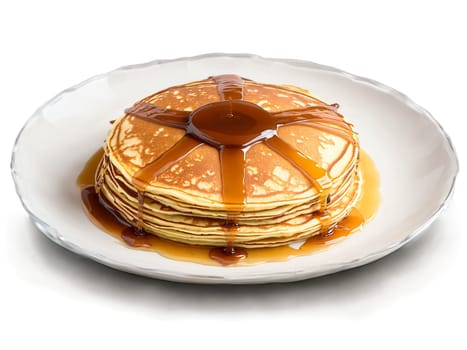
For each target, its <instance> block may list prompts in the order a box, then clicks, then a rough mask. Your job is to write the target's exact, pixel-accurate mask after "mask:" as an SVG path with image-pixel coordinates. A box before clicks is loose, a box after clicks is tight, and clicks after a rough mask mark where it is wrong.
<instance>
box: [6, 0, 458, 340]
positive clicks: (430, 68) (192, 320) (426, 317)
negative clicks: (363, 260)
mask: <svg viewBox="0 0 467 350" xmlns="http://www.w3.org/2000/svg"><path fill="white" fill-rule="evenodd" d="M8 3H9V4H8ZM101 3H104V2H98V1H97V0H94V1H79V2H68V3H67V2H65V1H57V2H53V1H45V0H43V1H35V2H33V1H29V2H26V1H15V2H2V3H1V5H0V39H1V40H0V52H1V55H0V101H1V102H0V103H1V114H2V117H1V118H2V119H1V120H2V127H1V131H2V132H1V138H0V142H1V147H0V155H1V162H0V164H1V172H0V176H1V178H0V181H1V186H2V190H1V197H0V200H1V202H0V203H1V204H2V209H1V225H2V230H1V235H0V242H1V244H0V278H1V281H2V283H1V287H0V348H1V349H20V348H24V349H32V348H39V349H40V348H46V347H47V348H49V349H59V348H64V349H75V348H76V349H84V348H90V349H94V348H99V347H102V348H109V349H120V348H122V349H123V348H125V349H130V348H131V349H143V348H144V349H146V348H156V347H157V348H162V347H163V346H167V347H168V346H170V347H172V348H173V347H177V348H178V347H181V346H184V347H189V348H190V349H191V348H207V347H217V348H219V349H230V348H236V349H239V348H247V349H249V348H252V347H253V346H255V347H257V348H259V347H261V348H276V347H277V348H286V349H287V348H297V349H298V348H316V347H320V348H321V347H325V348H336V349H342V348H344V349H346V348H359V349H386V348H388V349H389V348H391V349H393V348H408V345H410V346H412V347H417V348H426V347H428V346H436V347H437V348H439V347H442V348H446V349H461V348H462V349H465V348H466V345H467V339H466V336H467V335H466V331H465V327H466V324H467V321H466V314H467V302H466V300H467V299H466V298H467V288H466V286H467V283H466V279H467V271H466V270H467V269H466V267H467V247H466V238H465V236H464V235H465V227H462V226H461V223H462V222H461V218H462V217H465V215H466V214H465V213H464V211H463V207H464V206H463V204H462V197H463V196H464V195H466V194H467V193H466V184H465V180H466V178H465V176H464V174H463V172H462V168H463V164H465V161H467V159H466V157H467V147H466V146H467V141H466V135H465V130H466V129H465V120H466V119H467V112H466V111H467V108H466V103H467V102H466V100H467V97H466V96H467V84H466V82H467V70H466V65H467V54H466V46H467V45H466V42H467V39H466V37H467V35H466V33H467V24H466V23H467V18H466V17H467V12H466V11H465V10H464V9H463V8H462V6H461V3H462V1H458V2H455V1H439V2H436V3H434V2H429V1H413V2H409V1H406V2H397V1H390V2H386V3H383V2H377V1H367V2H363V1H342V2H340V3H338V2H334V1H325V0H322V1H319V2H311V1H303V2H299V1H292V0H284V1H280V2H279V1H269V2H266V1H264V2H260V1H257V2H255V1H253V0H250V1H241V0H237V1H230V2H226V3H222V2H221V1H212V2H208V1H201V0H198V1H176V0H173V1H168V0H167V1H161V2H157V1H155V0H153V1H147V2H143V1H136V0H133V1H127V2H125V3H123V2H120V1H112V2H111V1H108V2H105V4H101ZM305 4H307V5H305ZM208 52H229V53H235V52H246V53H255V54H259V55H262V56H266V57H280V58H296V59H303V60H311V61H314V62H317V63H321V64H326V65H331V66H335V67H338V68H341V69H343V70H346V71H349V72H351V73H354V74H357V75H361V76H365V77H370V78H372V79H375V80H378V81H381V82H383V83H385V84H387V85H389V86H392V87H394V88H396V89H398V90H400V91H402V92H404V93H405V94H407V95H409V96H410V97H411V98H412V99H413V100H414V101H415V102H417V103H418V104H420V105H422V106H423V107H425V108H426V109H428V110H429V111H430V112H431V113H432V114H433V115H434V116H435V118H436V119H437V120H438V121H439V122H440V123H441V124H442V125H443V127H444V128H445V130H446V131H447V133H448V134H449V135H450V136H451V137H452V140H453V142H454V145H455V146H456V149H457V152H458V155H459V160H460V163H461V173H460V176H459V178H458V182H457V187H456V191H455V195H454V198H453V200H452V201H451V203H450V205H449V207H448V210H447V211H445V212H444V213H443V215H442V216H441V217H440V218H439V220H437V221H436V222H435V223H434V224H433V226H432V227H431V228H430V229H428V230H427V232H426V233H425V234H424V235H423V236H422V237H420V238H419V239H417V240H416V241H414V242H412V243H410V244H409V245H408V246H406V247H404V248H402V249H400V250H399V251H397V252H395V253H393V254H392V255H390V256H388V257H386V258H384V259H382V260H380V261H377V262H375V263H372V264H370V265H367V266H364V267H361V268H358V269H354V270H351V271H347V272H343V273H338V274H335V275H331V276H327V277H322V278H318V279H315V280H309V281H304V282H300V283H293V284H283V285H280V284H279V285H263V286H196V285H183V284H176V283H170V282H164V281H157V280H149V279H145V278H142V277H138V276H132V275H128V274H125V273H122V272H119V271H114V270H111V269H109V268H106V267H104V266H100V265H98V264H97V263H94V262H91V261H88V260H86V259H84V258H81V257H79V256H76V255H74V254H72V253H70V252H68V251H65V250H64V249H62V248H60V247H58V246H56V245H55V244H53V243H51V242H50V241H49V240H48V239H47V238H45V237H44V236H43V235H41V234H40V233H39V231H38V230H37V229H35V228H34V227H33V226H32V224H31V223H30V221H29V220H28V218H27V215H26V213H25V211H24V210H23V208H22V207H21V205H20V202H19V200H18V199H17V197H16V194H15V192H14V186H13V181H12V179H11V176H10V172H9V161H10V153H11V149H12V146H13V142H14V139H15V137H16V134H17V133H18V132H19V130H20V128H21V126H22V125H23V124H24V122H25V121H26V120H27V118H28V117H29V116H30V115H31V114H32V113H33V112H34V110H35V109H36V108H37V107H38V106H39V105H40V104H42V103H43V102H44V101H46V100H48V99H49V98H51V97H52V96H54V95H55V94H56V93H58V92H59V91H61V90H63V89H65V88H66V87H68V86H71V85H74V84H76V83H78V82H80V81H82V80H84V79H86V78H88V77H90V76H92V75H95V74H98V73H102V72H106V71H108V70H111V69H114V68H116V67H119V66H122V65H127V64H133V63H141V62H145V61H149V60H153V59H156V58H175V57H180V56H192V55H197V54H202V53H208ZM401 127H403V126H401ZM414 141H416V140H414ZM396 166H397V165H396ZM401 171H403V169H401ZM51 181H53V179H51ZM401 200H410V194H408V197H407V198H406V199H404V198H401ZM464 208H465V207H464Z"/></svg>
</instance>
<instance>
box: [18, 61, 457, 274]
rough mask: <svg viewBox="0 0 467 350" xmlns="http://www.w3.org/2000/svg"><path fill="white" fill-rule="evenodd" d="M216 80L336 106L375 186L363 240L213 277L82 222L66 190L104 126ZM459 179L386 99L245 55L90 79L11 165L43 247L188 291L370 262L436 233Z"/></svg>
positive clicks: (37, 124)
mask: <svg viewBox="0 0 467 350" xmlns="http://www.w3.org/2000/svg"><path fill="white" fill-rule="evenodd" d="M222 73H236V74H239V75H241V76H244V77H247V78H250V79H254V80H256V81H259V82H269V83H279V84H292V85H296V86H300V87H303V88H306V89H309V90H311V91H312V92H313V93H314V94H316V95H317V96H320V97H321V98H322V99H324V100H325V101H328V102H338V103H339V104H340V105H341V109H340V111H341V112H342V113H343V114H344V115H345V116H347V118H348V120H351V121H352V122H353V123H354V125H355V128H356V130H357V131H358V132H359V135H360V140H361V145H362V147H363V148H364V149H365V150H366V151H367V152H368V153H369V154H370V155H371V156H372V158H373V159H374V161H375V162H376V165H377V168H378V170H379V172H380V176H381V195H382V203H381V207H380V209H379V211H378V214H377V216H376V217H375V218H374V219H373V220H372V221H371V222H369V223H368V224H367V225H365V227H364V228H363V230H362V231H361V232H358V233H356V234H353V235H351V236H350V237H348V238H347V239H345V240H343V241H342V242H339V243H338V244H335V245H333V246H331V247H330V248H329V249H326V250H324V251H321V252H317V253H313V254H311V255H309V256H303V257H297V258H294V259H291V260H289V261H286V262H274V263H264V264H258V265H252V266H231V267H222V266H206V265H200V264H195V263H188V262H180V261H175V260H171V259H167V258H164V257H162V256H160V255H158V254H157V253H153V252H145V251H139V250H134V249H129V248H127V247H126V246H125V245H123V244H121V242H119V241H118V240H116V239H115V238H113V237H111V236H110V235H108V234H106V233H104V232H102V231H100V230H99V229H98V228H96V227H95V226H94V225H93V224H92V223H91V222H90V221H89V220H88V218H87V217H86V215H85V214H84V212H83V210H82V208H81V202H80V193H79V190H78V188H77V186H76V185H75V180H76V177H77V174H78V173H79V172H80V170H81V169H82V167H83V165H84V163H85V162H86V161H87V159H88V158H89V157H90V155H91V154H92V153H93V152H94V151H95V150H96V149H97V148H98V147H100V146H101V145H102V143H103V141H104V139H105V136H106V133H107V130H108V129H109V120H111V119H115V118H116V117H118V116H120V115H121V114H122V111H123V109H124V108H126V107H128V106H130V105H132V103H133V102H134V101H136V100H138V99H140V98H142V97H144V96H146V95H149V94H151V93H153V92H155V91H158V90H161V89H163V88H165V87H168V86H171V85H175V84H181V83H184V82H188V81H192V80H197V79H203V78H206V77H208V76H211V75H216V74H222ZM457 170H458V164H457V158H456V155H455V152H454V150H453V147H452V145H451V143H450V140H449V138H448V136H447V135H446V133H445V132H444V131H443V129H442V128H441V126H440V125H439V124H438V123H437V122H436V121H435V120H434V119H433V117H432V116H431V115H430V114H429V113H428V112H427V111H425V110H424V109H423V108H421V107H420V106H418V105H416V104H415V103H414V102H412V101H411V100H410V99H408V98H407V97H406V96H404V95H403V94H401V93H399V92H397V91H395V90H394V89H392V88H389V87H387V86H384V85H382V84H380V83H377V82H374V81H372V80H368V79H364V78H360V77H356V76H354V75H351V74H348V73H345V72H342V71H340V70H338V69H335V68H330V67H326V66H322V65H318V64H315V63H311V62H303V61H295V60H281V59H266V58H261V57H258V56H252V55H243V54H242V55H226V54H211V55H203V56H197V57H191V58H182V59H176V60H169V61H153V62H150V63H147V64H141V65H135V66H129V67H123V68H120V69H117V70H115V71H112V72H110V73H107V74H103V75H100V76H97V77H94V78H91V79H89V80H87V81H85V82H83V83H81V84H78V85H76V86H74V87H72V88H69V89H67V90H65V91H63V92H62V93H60V94H59V95H57V96H56V97H54V98H53V99H51V100H50V101H49V102H47V103H46V104H45V105H43V106H42V107H41V108H39V109H38V110H37V112H36V113H34V115H33V116H32V117H31V118H30V119H29V120H28V122H27V123H26V125H25V126H24V128H23V129H22V131H21V132H20V134H19V136H18V139H17V141H16V144H15V146H14V150H13V157H12V173H13V178H14V181H15V184H16V189H17V192H18V195H19V197H20V198H21V201H22V203H23V205H24V207H25V209H26V210H27V212H28V213H29V215H30V216H31V219H32V220H33V222H34V223H35V224H36V226H37V227H38V228H39V229H40V230H41V231H42V232H43V233H44V234H45V235H46V236H47V237H49V238H50V239H51V240H53V241H54V242H56V243H58V244H59V245H61V246H63V247H65V248H67V249H69V250H71V251H73V252H75V253H78V254H81V255H83V256H86V257H88V258H90V259H93V260H96V261H98V262H100V263H103V264H105V265H108V266H111V267H114V268H116V269H120V270H124V271H128V272H131V273H135V274H140V275H144V276H149V277H154V278H160V279H167V280H173V281H185V282H195V283H266V282H286V281H296V280H301V279H306V278H311V277H316V276H320V275H324V274H328V273H333V272H336V271H340V270H344V269H349V268H352V267H356V266H359V265H363V264H366V263H369V262H371V261H374V260H376V259H379V258H381V257H383V256H385V255H387V254H389V253H391V252H393V251H394V250H396V249H398V248H399V247H401V246H402V245H404V244H405V243H407V242H408V241H410V240H411V239H412V238H414V237H415V236H417V235H418V234H420V233H421V232H422V231H423V230H424V229H425V228H426V227H427V226H428V225H429V224H430V223H431V222H433V220H434V219H435V218H436V217H437V216H438V214H439V213H440V212H441V210H442V209H443V208H444V207H445V205H446V201H447V200H448V198H449V197H450V195H451V193H452V190H453V186H454V182H455V177H456V174H457Z"/></svg>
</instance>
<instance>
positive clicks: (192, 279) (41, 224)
mask: <svg viewBox="0 0 467 350" xmlns="http://www.w3.org/2000/svg"><path fill="white" fill-rule="evenodd" d="M209 58H240V59H252V60H263V61H267V62H277V63H286V64H289V65H292V66H300V67H306V68H313V69H319V70H321V71H325V72H331V73H336V74H340V75H342V76H344V77H345V78H347V79H350V80H352V81H356V82H363V83H365V84H370V85H372V86H374V87H376V88H378V89H379V90H382V91H383V92H385V93H388V94H390V95H391V96H393V97H397V98H398V99H399V100H401V102H403V103H404V104H406V105H408V106H410V107H411V108H413V109H414V110H416V111H417V112H419V113H420V114H422V115H423V116H424V117H426V118H427V119H428V120H429V121H431V122H432V123H433V124H434V125H435V126H436V127H437V128H438V130H439V131H440V134H441V136H442V137H443V138H444V139H445V141H446V142H447V145H448V150H449V151H450V152H451V154H452V157H453V160H454V165H455V171H454V172H453V174H452V181H451V183H450V187H449V190H448V191H447V193H446V195H445V197H444V199H443V200H442V201H441V203H440V205H439V207H438V208H437V209H436V210H435V211H434V212H433V213H432V214H431V216H430V217H429V218H428V219H427V220H426V221H424V222H423V223H422V224H421V225H419V226H418V227H417V228H415V229H414V230H412V231H411V232H410V233H408V234H407V235H405V236H404V238H403V239H401V240H399V241H397V242H395V243H393V244H391V245H388V246H385V247H383V248H382V249H380V250H377V251H373V252H371V253H369V254H367V255H364V256H362V257H359V258H356V259H352V260H347V261H339V262H335V263H329V264H326V265H320V267H321V269H320V270H319V271H317V272H316V271H314V272H313V271H306V270H300V271H297V273H295V274H293V275H292V276H291V275H290V273H288V272H287V273H286V275H285V276H284V272H279V273H269V274H267V275H252V276H244V275H242V276H240V277H239V276H233V277H226V276H224V277H219V276H209V275H205V274H203V275H199V276H197V275H193V274H184V273H181V272H177V273H174V272H173V271H165V270H161V269H157V268H144V267H141V266H137V265H132V264H129V263H124V264H123V263H121V262H120V261H118V260H115V259H111V258H109V257H107V256H105V255H102V254H100V253H96V252H91V251H89V250H86V249H83V248H82V247H80V246H78V245H77V244H75V243H73V242H71V241H68V240H66V239H65V237H64V236H62V235H61V234H60V232H58V230H57V229H56V228H54V227H53V226H51V225H50V224H48V223H47V222H45V221H44V220H42V219H41V218H40V217H39V216H38V215H36V214H35V213H34V211H33V209H32V208H30V207H29V205H28V204H27V202H26V201H25V197H24V196H23V193H22V190H21V188H20V183H19V181H18V179H17V174H16V170H15V164H16V150H17V148H18V145H19V143H20V141H21V137H22V135H23V133H24V131H25V130H26V129H27V128H28V127H29V125H30V124H31V123H32V122H34V120H36V119H38V118H40V116H41V114H42V111H43V110H44V109H45V108H46V107H47V106H48V105H50V104H53V103H55V102H57V101H59V100H60V99H61V98H62V97H63V96H65V95H67V94H70V93H73V92H74V91H76V90H77V89H80V88H81V87H84V86H85V85H87V84H89V83H92V82H93V81H96V80H99V79H104V78H105V77H107V76H108V75H110V74H112V73H116V72H119V71H128V70H133V69H140V68H146V67H150V66H154V65H161V64H166V63H171V62H178V61H197V60H203V59H209ZM10 171H11V175H12V178H13V182H14V185H15V191H16V194H17V195H18V197H19V199H20V202H21V204H22V206H23V208H24V209H25V210H26V212H27V213H28V215H29V217H30V219H31V220H32V222H33V223H34V225H35V226H36V227H37V228H38V229H39V230H40V231H41V232H42V233H43V234H44V235H45V236H46V237H48V238H49V239H51V240H52V241H53V242H55V243H56V244H58V245H60V246H61V247H63V248H65V249H67V250H69V251H71V252H73V253H75V254H78V255H80V256H83V257H86V258H89V259H91V260H94V261H96V262H98V263H101V264H103V265H106V266H108V267H111V268H114V269H118V270H121V271H125V272H128V273H132V274H137V275H142V276H146V277H151V278H157V279H163V280H170V281H175V282H185V283H186V282H188V283H198V284H220V283H221V284H261V283H276V282H292V281H299V280H304V279H309V278H315V277H319V276H323V275H327V274H331V273H336V272H339V271H344V270H348V269H352V268H355V267H358V266H362V265H364V264H367V263H370V262H372V261H375V260H378V259H380V258H382V257H384V256H387V255H389V254H390V253H392V252H394V251H395V250H397V249H399V248H400V247H402V246H404V245H405V244H407V243H409V242H410V241H412V240H413V239H415V238H416V237H418V236H419V235H420V234H421V233H423V232H424V231H425V230H426V229H427V228H428V227H429V226H430V225H431V224H432V223H433V222H434V221H435V220H436V219H437V218H438V217H439V215H440V214H441V213H442V212H443V211H444V210H445V209H446V207H447V205H448V203H449V201H450V199H451V198H452V195H453V193H454V188H455V184H456V180H457V177H458V173H459V159H458V156H457V153H456V150H455V147H454V145H453V143H452V140H451V138H450V136H449V135H448V134H447V132H446V131H445V130H444V128H443V127H442V125H441V124H440V123H439V122H438V121H437V120H436V118H435V117H434V116H433V115H432V114H431V113H430V112H428V111H427V110H426V109H425V108H423V107H421V106H420V105H418V104H417V103H415V102H414V101H413V100H412V99H410V98H409V97H408V96H407V95H405V94H403V93H402V92H400V91H398V90H396V89H394V88H392V87H389V86H387V85H385V84H383V83H380V82H378V81H376V80H373V79H370V78H366V77H362V76H358V75H355V74H352V73H348V72H346V71H344V70H341V69H339V68H335V67H332V66H328V65H322V64H319V63H315V62H312V61H307V60H300V59H289V58H270V57H263V56H259V55H255V54H248V53H220V52H216V53H206V54H202V55H196V56H187V57H178V58H171V59H155V60H151V61H148V62H145V63H137V64H132V65H125V66H122V67H119V68H117V69H113V70H110V71H107V72H105V73H102V74H98V75H94V76H92V77H90V78H88V79H86V80H83V81H81V82H80V83H78V84H75V85H73V86H71V87H69V88H66V89H64V90H63V91H61V92H59V93H58V94H56V95H55V96H54V97H52V98H51V99H49V100H47V101H46V102H45V103H43V104H42V105H41V106H40V107H38V108H37V109H36V110H35V111H34V113H33V114H32V115H31V116H30V117H29V118H28V119H27V120H26V122H25V123H24V125H23V126H22V128H21V129H20V131H19V133H18V135H17V137H16V139H15V142H14V145H13V149H12V155H11V161H10ZM166 259H168V258H166Z"/></svg>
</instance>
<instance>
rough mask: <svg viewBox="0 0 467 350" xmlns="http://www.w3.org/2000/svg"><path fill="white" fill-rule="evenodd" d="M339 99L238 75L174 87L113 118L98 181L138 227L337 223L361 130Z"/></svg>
mask: <svg viewBox="0 0 467 350" xmlns="http://www.w3.org/2000/svg"><path fill="white" fill-rule="evenodd" d="M337 110H338V105H337V104H327V103H325V102H323V101H320V100H319V99H317V98H315V97H313V96H312V95H311V93H309V92H308V91H306V90H303V89H301V88H298V87H292V86H286V85H272V84H261V83H257V82H254V81H252V80H248V79H244V78H241V77H239V76H236V75H221V76H216V77H210V78H208V79H205V80H200V81H196V82H191V83H188V84H184V85H180V86H174V87H170V88H167V89H165V90H163V91H160V92H157V93H155V94H153V95H151V96H148V97H146V98H144V99H142V100H141V101H138V102H136V103H135V104H134V105H133V106H132V107H130V108H128V109H127V110H126V113H125V114H124V115H123V116H122V117H120V118H118V119H117V120H115V121H114V122H113V124H112V127H111V130H110V131H109V133H108V135H107V138H106V141H105V144H104V157H103V159H102V161H101V163H100V165H99V167H98V170H97V172H96V192H98V193H99V195H100V197H101V199H102V201H104V202H105V203H106V204H107V206H108V207H109V208H111V209H112V211H113V212H114V213H115V214H116V215H118V216H119V217H120V218H121V219H123V220H125V221H126V222H127V223H128V224H129V225H131V226H132V227H134V228H135V230H137V231H139V232H144V233H148V234H154V235H157V236H160V237H163V238H166V239H169V240H173V241H177V242H183V243H188V244H196V245H208V246H221V247H222V246H233V247H245V248H256V247H273V246H279V245H285V244H290V243H292V242H295V241H298V240H302V239H306V238H308V237H311V236H314V235H318V234H329V233H332V230H333V227H334V226H335V225H336V224H337V223H338V222H339V221H341V220H342V219H344V218H345V217H346V216H347V215H348V214H349V212H350V210H351V209H352V207H353V205H354V204H355V202H356V200H357V199H358V196H359V193H360V182H359V171H358V159H359V144H358V137H357V134H356V133H355V132H354V131H353V128H352V125H351V124H350V123H349V122H347V121H346V120H345V119H344V117H343V116H342V115H341V114H339V113H338V112H337Z"/></svg>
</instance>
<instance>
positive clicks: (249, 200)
mask: <svg viewBox="0 0 467 350" xmlns="http://www.w3.org/2000/svg"><path fill="white" fill-rule="evenodd" d="M220 100H221V97H220V95H219V93H218V89H217V85H216V82H215V81H214V80H213V79H206V80H201V81H197V82H193V83H189V84H186V85H182V86H175V87H171V88H168V89H166V90H163V91H161V92H158V93H156V94H154V95H151V96H149V97H147V98H145V99H143V100H142V101H140V102H146V103H150V104H152V105H155V106H158V107H160V108H161V109H170V110H179V111H194V110H196V109H197V108H199V107H202V106H205V105H206V104H209V103H213V102H218V101H220ZM243 100H244V101H248V102H251V103H253V104H256V105H258V106H260V107H262V108H263V109H265V110H266V111H268V112H281V111H289V110H299V109H301V108H305V107H312V106H327V107H329V105H327V104H325V103H324V102H322V101H319V100H318V99H316V98H314V97H313V96H311V94H310V93H309V92H307V91H305V90H303V89H299V88H295V87H290V86H279V85H268V84H260V83H256V82H253V81H250V80H245V81H244V87H243ZM322 113H324V114H325V113H329V114H330V117H332V118H330V120H327V118H323V120H321V121H319V122H315V123H311V124H309V123H306V124H303V123H297V124H291V125H285V126H281V127H279V129H278V133H277V134H278V136H279V138H280V139H281V140H283V141H285V142H286V143H287V144H288V145H290V146H292V147H293V148H295V149H296V150H298V151H299V152H301V154H303V155H304V156H305V157H308V158H310V159H312V160H313V161H314V162H315V163H316V164H318V165H319V167H321V168H322V169H324V170H325V171H326V173H327V176H328V177H329V179H330V180H331V193H332V192H333V189H334V190H337V189H339V188H340V186H341V185H342V183H343V182H344V181H345V180H346V179H348V177H349V174H351V173H355V171H356V166H357V160H358V141H357V136H356V135H355V133H354V132H353V131H352V129H351V125H350V124H348V123H346V122H345V121H344V120H343V117H342V116H340V115H338V114H337V113H335V112H331V111H328V112H326V111H324V112H322ZM331 114H332V116H331ZM336 115H337V116H338V118H340V122H339V123H337V122H334V120H335V119H336ZM184 136H185V130H183V129H180V128H175V127H170V126H167V125H162V124H158V123H153V122H149V121H147V120H145V119H142V118H138V117H136V116H134V115H129V114H125V115H123V116H122V117H121V118H119V119H117V120H116V121H115V122H114V123H113V126H112V128H111V130H110V132H109V135H108V137H107V139H106V144H105V150H106V154H107V156H108V157H109V160H110V162H111V163H112V164H113V166H114V167H116V168H117V169H118V171H119V172H120V173H121V174H122V176H123V177H124V178H125V179H126V182H128V183H130V184H131V183H134V178H135V176H136V175H137V174H138V172H139V171H141V170H142V169H143V168H145V167H146V166H148V165H149V164H151V163H153V162H155V161H156V160H157V159H159V158H160V157H161V156H163V155H164V154H166V152H167V151H169V150H170V149H171V148H172V147H174V146H175V145H176V144H177V143H178V142H179V141H180V140H181V139H182V138H183V137H184ZM244 164H245V165H244V167H245V168H244V174H245V175H244V183H245V199H246V203H245V207H244V208H243V209H242V211H244V212H249V211H258V210H267V209H269V208H276V207H280V206H284V205H285V206H288V205H297V204H299V203H302V202H304V201H306V202H308V203H317V202H318V201H319V196H320V191H319V189H318V188H317V187H316V184H314V183H313V181H310V179H309V178H307V176H305V174H304V173H303V171H301V169H299V168H298V167H297V166H296V165H294V164H292V163H291V162H290V161H289V160H288V159H286V158H285V157H283V156H282V155H281V154H279V153H277V152H276V151H274V150H273V149H272V148H270V147H268V145H267V144H265V143H263V142H259V143H256V144H253V145H252V146H251V147H249V148H248V150H247V151H246V152H245V162H244ZM222 176H223V174H222V168H221V161H220V157H219V150H218V149H216V148H215V147H213V146H211V145H209V144H203V145H201V146H200V147H198V148H196V149H195V150H194V151H192V152H191V153H189V154H188V155H186V156H184V157H181V158H180V159H179V160H178V161H177V162H175V163H174V164H171V166H170V167H169V168H167V169H166V170H165V171H163V172H161V173H160V174H157V176H154V177H153V178H151V179H149V181H147V183H146V185H145V188H144V192H145V193H149V194H152V195H154V196H158V197H165V198H168V199H169V201H172V202H174V201H175V202H178V203H180V204H181V206H180V207H181V208H182V210H186V211H189V208H190V207H193V208H208V209H209V210H215V211H216V210H219V211H223V209H224V208H225V203H224V200H223V189H222V186H223V185H222V184H223V182H222ZM161 202H163V201H161ZM183 208H185V209H183Z"/></svg>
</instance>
